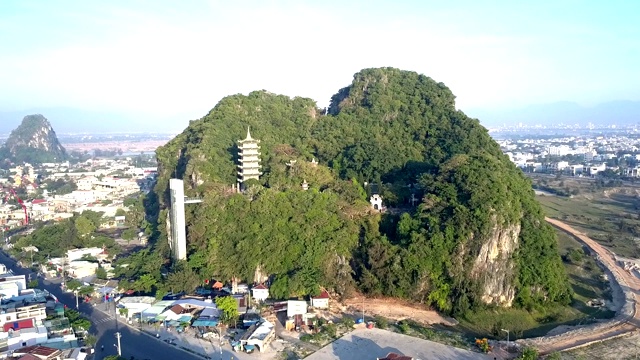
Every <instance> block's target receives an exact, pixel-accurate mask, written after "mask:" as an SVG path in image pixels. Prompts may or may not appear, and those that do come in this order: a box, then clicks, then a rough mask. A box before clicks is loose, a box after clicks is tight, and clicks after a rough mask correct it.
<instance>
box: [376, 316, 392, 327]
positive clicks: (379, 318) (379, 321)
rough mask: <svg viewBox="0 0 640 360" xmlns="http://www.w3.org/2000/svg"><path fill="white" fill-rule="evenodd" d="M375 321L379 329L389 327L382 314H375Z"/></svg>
mask: <svg viewBox="0 0 640 360" xmlns="http://www.w3.org/2000/svg"><path fill="white" fill-rule="evenodd" d="M375 323H376V327H377V328H379V329H386V328H387V327H389V322H388V321H387V319H385V318H383V317H382V316H376V318H375Z"/></svg>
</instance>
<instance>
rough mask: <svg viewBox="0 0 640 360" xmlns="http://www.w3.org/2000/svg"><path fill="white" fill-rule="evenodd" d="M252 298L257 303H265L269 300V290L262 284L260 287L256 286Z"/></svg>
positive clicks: (252, 291) (252, 290)
mask: <svg viewBox="0 0 640 360" xmlns="http://www.w3.org/2000/svg"><path fill="white" fill-rule="evenodd" d="M251 296H252V297H253V299H254V300H255V301H259V302H262V301H265V300H267V299H268V298H269V288H268V287H266V286H264V285H263V284H260V285H258V286H254V287H253V288H252V289H251Z"/></svg>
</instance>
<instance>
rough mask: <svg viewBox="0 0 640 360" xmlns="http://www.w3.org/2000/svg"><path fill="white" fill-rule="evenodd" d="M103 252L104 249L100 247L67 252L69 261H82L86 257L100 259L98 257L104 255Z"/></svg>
mask: <svg viewBox="0 0 640 360" xmlns="http://www.w3.org/2000/svg"><path fill="white" fill-rule="evenodd" d="M102 251H103V249H102V248H99V247H92V248H82V249H72V250H67V260H68V261H75V260H80V259H82V257H83V256H85V255H87V256H93V257H98V255H100V254H102Z"/></svg>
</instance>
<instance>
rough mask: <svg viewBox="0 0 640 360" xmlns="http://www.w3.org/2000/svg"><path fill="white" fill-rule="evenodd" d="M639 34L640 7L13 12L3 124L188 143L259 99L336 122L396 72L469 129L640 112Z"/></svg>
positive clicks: (52, 6) (394, 4)
mask: <svg viewBox="0 0 640 360" xmlns="http://www.w3.org/2000/svg"><path fill="white" fill-rule="evenodd" d="M638 24H640V2H637V1H626V0H625V1H617V0H611V1H606V2H605V1H596V0H583V1H569V0H566V1H563V0H555V1H545V0H540V1H488V0H487V1H475V0H469V1H441V0H440V1H428V0H421V1H420V0H418V1H402V0H395V1H375V0H369V1H346V0H339V1H334V0H325V1H304V0H300V1H270V0H266V1H241V0H239V1H224V0H223V1H215V0H210V1H205V0H190V1H164V0H152V1H135V0H129V1H118V0H110V1H70V0H60V1H48V0H42V1H30V0H5V1H0V112H13V113H19V112H21V111H28V110H29V109H36V108H58V109H74V110H81V111H87V112H91V113H100V112H102V113H109V114H112V115H111V116H114V117H117V116H122V117H123V118H125V117H130V118H135V119H136V121H137V124H138V125H140V126H142V127H149V128H153V129H156V130H159V129H166V130H167V131H180V130H182V129H183V128H184V127H186V126H187V125H188V121H189V120H191V119H197V118H200V117H202V116H204V115H205V114H206V113H207V112H208V111H209V110H210V109H211V108H213V107H214V106H215V104H216V103H217V102H218V101H219V100H220V99H221V98H223V97H224V96H227V95H232V94H237V93H244V94H246V93H249V92H251V91H253V90H260V89H266V90H269V91H271V92H274V93H279V94H285V95H289V96H303V97H309V98H312V99H314V100H316V101H317V103H318V105H319V106H320V107H324V106H327V105H328V103H329V99H330V97H331V96H332V95H333V94H334V93H336V92H337V91H338V89H340V88H342V87H344V86H347V85H348V84H349V83H350V82H351V80H352V77H353V74H354V73H356V72H358V71H359V70H361V69H363V68H369V67H382V66H391V67H396V68H400V69H404V70H412V71H416V72H419V73H422V74H425V75H427V76H430V77H431V78H433V79H435V80H436V81H439V82H444V83H445V84H446V85H447V86H448V87H449V88H451V89H452V91H453V93H454V94H455V95H456V104H457V107H458V108H459V109H461V110H463V111H465V112H467V113H468V114H470V115H473V114H474V112H478V113H483V114H485V113H487V112H489V113H490V112H491V111H501V110H504V109H507V108H515V107H521V106H528V105H532V104H544V103H553V102H559V101H572V102H577V103H579V104H581V105H585V106H592V105H595V104H599V103H602V102H607V101H612V100H634V101H638V100H640V66H638V64H640V25H638ZM62 113H64V111H62ZM25 115H26V114H25ZM44 115H45V116H46V114H44ZM2 121H5V120H2ZM16 122H19V119H16ZM52 122H53V121H52ZM16 125H17V124H16ZM54 127H55V124H54ZM80 127H83V128H86V127H91V122H90V121H89V122H85V123H83V124H81V126H80ZM87 130H89V129H87Z"/></svg>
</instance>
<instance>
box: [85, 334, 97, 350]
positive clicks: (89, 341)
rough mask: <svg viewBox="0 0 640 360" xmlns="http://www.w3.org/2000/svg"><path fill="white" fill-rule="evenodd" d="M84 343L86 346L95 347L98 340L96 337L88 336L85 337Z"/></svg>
mask: <svg viewBox="0 0 640 360" xmlns="http://www.w3.org/2000/svg"><path fill="white" fill-rule="evenodd" d="M83 341H84V343H85V345H87V346H90V347H93V346H95V345H96V343H97V342H98V339H97V338H96V336H95V335H92V334H87V335H85V337H84V339H83Z"/></svg>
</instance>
